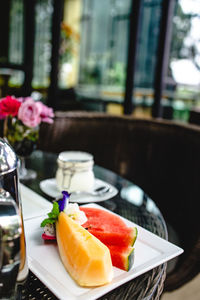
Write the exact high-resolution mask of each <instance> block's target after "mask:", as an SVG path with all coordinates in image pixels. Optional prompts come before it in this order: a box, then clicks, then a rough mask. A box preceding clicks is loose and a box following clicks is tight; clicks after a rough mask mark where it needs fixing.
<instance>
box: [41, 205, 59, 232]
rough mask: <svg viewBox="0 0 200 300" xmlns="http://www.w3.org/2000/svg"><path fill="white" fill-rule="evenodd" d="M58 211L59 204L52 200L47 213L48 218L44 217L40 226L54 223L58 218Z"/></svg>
mask: <svg viewBox="0 0 200 300" xmlns="http://www.w3.org/2000/svg"><path fill="white" fill-rule="evenodd" d="M59 213H60V211H59V205H58V203H57V202H54V203H53V208H52V210H51V212H50V213H48V218H46V219H44V220H43V221H42V223H41V224H40V226H41V227H44V226H45V225H47V224H54V223H55V222H56V221H57V220H58V215H59Z"/></svg>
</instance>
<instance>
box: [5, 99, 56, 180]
mask: <svg viewBox="0 0 200 300" xmlns="http://www.w3.org/2000/svg"><path fill="white" fill-rule="evenodd" d="M53 117H54V113H53V110H52V108H49V107H47V106H46V105H44V104H43V103H42V102H41V101H34V100H33V99H32V98H31V97H26V98H15V97H13V96H6V97H5V98H3V99H0V118H1V119H4V132H3V134H4V138H5V139H6V140H7V141H8V142H9V143H10V145H11V146H12V147H13V149H14V150H15V152H16V154H17V155H18V156H19V157H20V158H21V168H20V172H19V175H20V179H23V180H29V179H33V178H35V177H36V173H35V172H34V171H33V170H27V169H26V168H25V159H24V158H25V157H27V156H29V155H30V154H31V153H32V151H33V150H34V149H35V148H36V145H37V141H38V138H39V125H40V124H41V122H46V123H53V119H52V118H53Z"/></svg>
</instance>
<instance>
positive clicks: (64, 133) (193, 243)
mask: <svg viewBox="0 0 200 300" xmlns="http://www.w3.org/2000/svg"><path fill="white" fill-rule="evenodd" d="M39 148H40V149H42V150H44V151H51V152H55V153H59V152H61V151H63V150H82V151H88V152H90V153H93V154H94V157H95V162H96V164H99V165H101V166H105V167H106V168H108V169H111V170H113V171H115V172H117V173H119V174H120V175H122V176H124V177H125V178H127V179H129V180H131V181H132V182H134V183H135V184H137V185H139V186H140V187H142V188H143V190H144V191H145V192H146V193H147V194H148V195H149V196H150V197H151V198H152V199H153V200H154V201H155V203H156V204H157V206H158V207H159V208H160V210H161V212H162V213H163V216H164V218H165V220H166V222H167V224H168V225H169V229H170V230H169V240H171V241H172V242H174V241H175V243H178V244H179V245H180V246H181V247H182V248H183V249H184V254H182V255H181V256H180V257H178V259H177V260H175V261H174V265H173V268H172V270H171V271H170V273H168V274H167V278H166V282H165V290H167V291H171V290H174V289H176V288H178V287H180V286H182V285H183V284H185V283H186V282H188V281H189V280H191V279H192V278H193V277H194V276H196V275H197V274H198V272H199V270H200V268H199V267H200V226H199V199H200V128H198V127H196V126H192V125H183V124H176V123H174V122H171V121H164V120H142V119H133V118H130V117H118V116H110V115H106V114H99V113H88V112H57V113H56V118H55V122H54V124H52V125H43V126H42V127H41V132H40V143H39ZM171 232H172V233H173V234H172V236H171ZM174 237H176V239H175V240H174Z"/></svg>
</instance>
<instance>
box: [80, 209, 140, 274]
mask: <svg viewBox="0 0 200 300" xmlns="http://www.w3.org/2000/svg"><path fill="white" fill-rule="evenodd" d="M80 209H81V210H82V211H84V213H85V214H86V217H87V219H88V220H87V222H86V223H84V224H83V225H82V226H83V227H84V228H85V229H88V231H89V232H90V233H91V234H93V235H94V236H95V237H96V238H98V239H99V240H100V241H101V242H102V243H104V244H105V245H106V246H107V247H108V248H109V250H110V254H111V259H112V265H113V266H115V267H117V268H120V269H122V270H125V271H129V270H130V268H131V267H132V265H133V261H134V248H133V247H132V246H133V245H134V243H135V240H136V238H137V228H136V227H133V228H130V227H128V226H127V225H126V224H125V223H124V221H123V220H122V219H121V218H120V217H119V216H117V215H114V214H112V213H110V212H107V211H105V210H103V209H99V208H91V207H80Z"/></svg>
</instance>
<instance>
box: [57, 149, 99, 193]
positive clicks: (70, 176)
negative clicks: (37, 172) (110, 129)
mask: <svg viewBox="0 0 200 300" xmlns="http://www.w3.org/2000/svg"><path fill="white" fill-rule="evenodd" d="M57 164H58V168H57V172H56V183H57V187H58V189H59V190H60V191H63V190H65V191H68V192H70V193H71V192H74V191H92V189H93V187H94V173H93V165H94V159H93V155H92V154H90V153H87V152H81V151H64V152H61V153H60V154H59V156H58V159H57Z"/></svg>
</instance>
